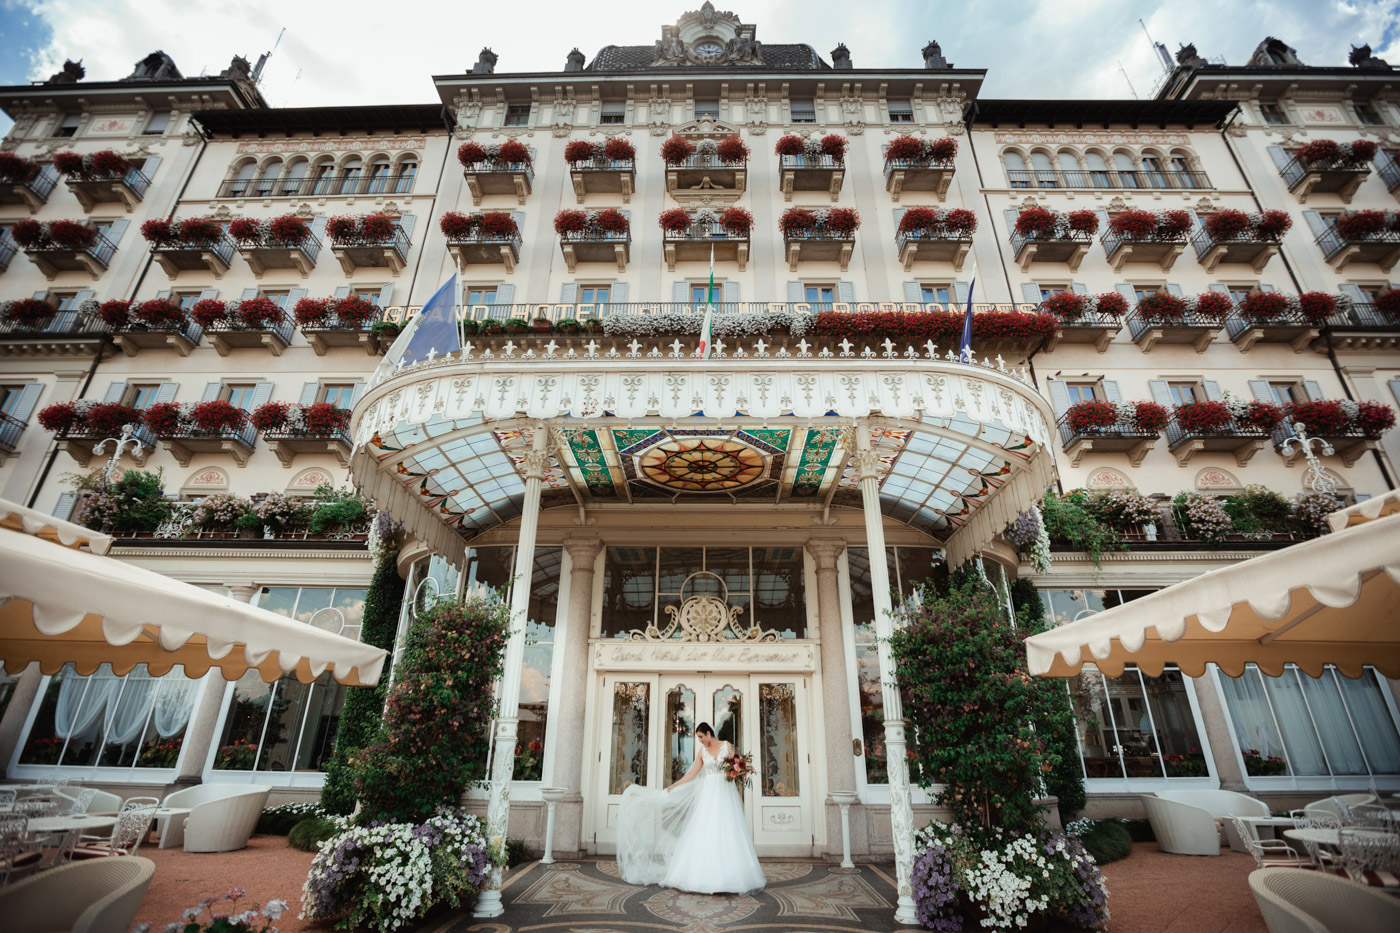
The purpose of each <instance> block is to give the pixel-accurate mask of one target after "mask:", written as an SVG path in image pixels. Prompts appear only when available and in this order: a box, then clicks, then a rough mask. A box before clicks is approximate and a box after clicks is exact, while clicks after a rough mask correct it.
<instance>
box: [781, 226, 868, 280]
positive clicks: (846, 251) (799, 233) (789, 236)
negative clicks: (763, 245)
mask: <svg viewBox="0 0 1400 933" xmlns="http://www.w3.org/2000/svg"><path fill="white" fill-rule="evenodd" d="M783 246H784V247H785V248H786V249H787V258H788V271H790V272H796V271H797V264H798V263H799V262H835V263H838V264H839V265H840V267H841V271H842V272H845V271H846V267H847V266H849V265H850V264H851V253H852V252H853V251H854V250H855V248H856V235H855V233H854V232H851V233H848V234H845V235H842V234H840V233H837V232H836V231H833V230H831V229H829V228H821V227H818V228H815V229H809V230H785V231H783Z"/></svg>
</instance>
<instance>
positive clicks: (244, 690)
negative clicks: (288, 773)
mask: <svg viewBox="0 0 1400 933" xmlns="http://www.w3.org/2000/svg"><path fill="white" fill-rule="evenodd" d="M272 687H273V685H272V684H265V683H263V679H262V676H261V675H260V674H259V673H258V672H257V671H256V670H250V671H248V672H247V673H246V674H244V675H243V676H242V677H240V678H239V679H238V682H237V683H236V684H234V687H233V698H232V699H231V700H230V701H229V712H228V715H227V717H226V718H225V720H224V732H223V736H222V737H221V738H220V740H219V747H218V751H217V752H215V754H214V768H215V769H217V770H220V771H252V770H253V765H254V764H256V763H257V754H258V742H259V740H260V739H261V738H262V731H263V723H264V721H265V720H266V719H267V708H268V705H269V703H270V702H271V700H272Z"/></svg>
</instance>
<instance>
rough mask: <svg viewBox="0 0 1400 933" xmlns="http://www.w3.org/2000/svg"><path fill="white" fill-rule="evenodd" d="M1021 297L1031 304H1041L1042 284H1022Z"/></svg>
mask: <svg viewBox="0 0 1400 933" xmlns="http://www.w3.org/2000/svg"><path fill="white" fill-rule="evenodd" d="M1021 297H1022V298H1024V299H1025V300H1026V301H1028V302H1030V303H1031V304H1037V305H1038V304H1040V283H1039V282H1022V283H1021Z"/></svg>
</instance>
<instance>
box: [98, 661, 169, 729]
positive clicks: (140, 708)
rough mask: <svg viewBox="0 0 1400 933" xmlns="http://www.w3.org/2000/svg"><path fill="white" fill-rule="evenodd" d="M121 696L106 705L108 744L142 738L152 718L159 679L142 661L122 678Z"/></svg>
mask: <svg viewBox="0 0 1400 933" xmlns="http://www.w3.org/2000/svg"><path fill="white" fill-rule="evenodd" d="M123 680H124V683H123V685H122V688H121V695H120V696H119V697H116V698H115V699H114V701H113V702H111V703H109V704H108V706H107V744H108V745H127V744H129V743H131V742H134V741H136V740H137V739H139V738H140V737H141V731H142V730H143V729H145V727H146V720H147V719H149V718H150V717H151V701H152V700H153V699H154V697H155V693H156V690H157V689H158V688H159V685H160V681H159V680H158V679H156V678H154V677H152V676H151V675H150V674H148V673H147V672H146V665H144V664H140V665H137V667H136V668H135V669H134V670H133V671H132V672H131V673H130V674H127V675H126V677H125V678H123Z"/></svg>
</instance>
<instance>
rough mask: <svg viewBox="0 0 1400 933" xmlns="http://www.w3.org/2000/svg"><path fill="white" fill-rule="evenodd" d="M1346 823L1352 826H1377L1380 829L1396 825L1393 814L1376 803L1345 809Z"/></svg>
mask: <svg viewBox="0 0 1400 933" xmlns="http://www.w3.org/2000/svg"><path fill="white" fill-rule="evenodd" d="M1347 822H1349V823H1350V824H1351V825H1353V826H1377V827H1380V828H1382V829H1386V828H1389V827H1392V826H1396V825H1397V824H1396V822H1395V816H1394V814H1392V813H1391V812H1390V811H1389V810H1388V809H1386V808H1385V807H1383V806H1381V805H1380V804H1378V803H1358V804H1357V805H1356V806H1354V807H1347Z"/></svg>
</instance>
